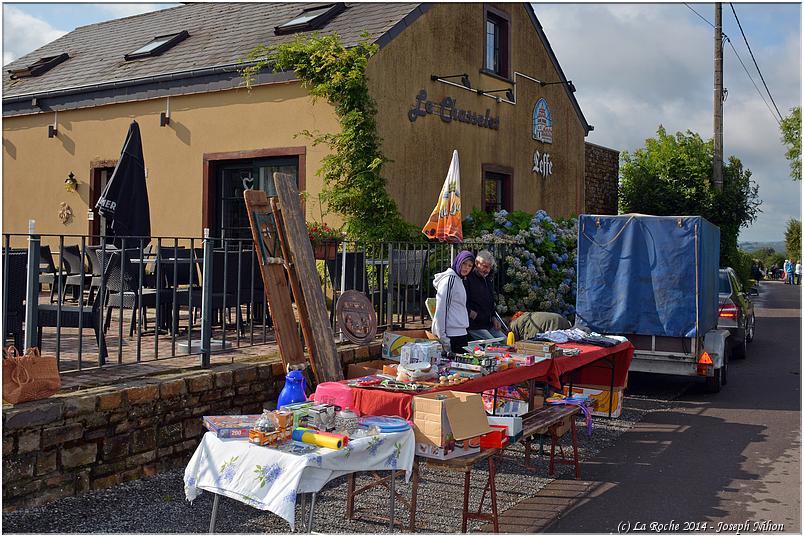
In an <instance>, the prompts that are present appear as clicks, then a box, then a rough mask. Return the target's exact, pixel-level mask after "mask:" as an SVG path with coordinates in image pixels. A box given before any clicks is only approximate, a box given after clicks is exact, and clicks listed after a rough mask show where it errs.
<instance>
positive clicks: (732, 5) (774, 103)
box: [729, 2, 783, 118]
mask: <svg viewBox="0 0 804 537" xmlns="http://www.w3.org/2000/svg"><path fill="white" fill-rule="evenodd" d="M729 6H731V12H732V13H734V19H735V20H736V21H737V26H738V27H739V28H740V33H741V34H743V40H744V41H745V46H746V47H748V53H749V54H751V59H752V60H754V67H756V68H757V73H759V78H760V79H762V84H763V85H764V86H765V91H767V92H768V97H770V100H771V102H772V103H773V107H774V108H775V109H776V113H777V114H779V118H783V116H782V113H781V112H779V107H778V106H776V101H774V100H773V95H771V92H770V90H769V89H768V85H767V84H766V83H765V77H764V76H762V71H760V70H759V65H757V60H756V58H754V53H753V52H752V51H751V45H749V44H748V38H747V37H745V32H743V25H742V24H740V19H738V18H737V11H735V10H734V4H732V3H731V2H729ZM741 62H742V60H741Z"/></svg>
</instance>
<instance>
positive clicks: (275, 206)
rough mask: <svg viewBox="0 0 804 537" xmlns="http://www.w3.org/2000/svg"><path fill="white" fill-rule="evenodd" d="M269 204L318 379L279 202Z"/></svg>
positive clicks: (305, 339)
mask: <svg viewBox="0 0 804 537" xmlns="http://www.w3.org/2000/svg"><path fill="white" fill-rule="evenodd" d="M270 202H271V210H272V211H273V214H274V221H275V222H276V231H277V233H276V234H277V236H278V237H279V246H280V248H281V252H282V258H283V259H284V261H285V269H286V270H287V273H288V279H289V280H290V290H291V291H293V300H294V301H295V302H296V310H297V311H298V312H299V324H300V325H301V329H302V335H303V336H304V342H305V343H306V344H307V352H308V353H309V359H308V361H309V363H310V367H311V368H312V370H313V375H314V376H315V378H318V374H317V373H316V368H315V361H314V360H313V355H314V352H313V349H315V339H313V332H312V330H311V329H310V323H309V321H308V319H309V316H308V315H307V307H306V306H305V302H304V295H303V294H302V290H301V284H300V283H299V275H298V274H296V268H295V266H294V265H293V262H292V261H290V257H291V256H290V249H289V247H288V245H287V242H286V241H285V231H284V227H283V226H282V210H281V209H280V208H279V200H278V199H277V198H276V197H271V198H270Z"/></svg>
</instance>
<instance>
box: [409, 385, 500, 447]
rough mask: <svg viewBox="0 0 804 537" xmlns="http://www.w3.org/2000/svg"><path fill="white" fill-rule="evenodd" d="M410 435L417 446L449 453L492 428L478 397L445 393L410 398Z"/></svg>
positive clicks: (480, 398)
mask: <svg viewBox="0 0 804 537" xmlns="http://www.w3.org/2000/svg"><path fill="white" fill-rule="evenodd" d="M413 431H414V433H415V435H416V441H417V442H421V443H431V444H433V445H435V446H438V447H443V448H447V449H449V448H450V447H451V446H453V445H454V444H455V443H456V442H457V441H461V440H470V439H472V438H474V437H479V436H481V435H484V434H486V433H488V432H490V431H491V428H490V427H489V422H488V420H487V419H486V411H485V410H484V409H483V398H482V397H481V396H480V394H476V393H464V392H455V391H451V390H445V391H442V392H435V393H426V394H423V395H417V396H415V397H414V398H413ZM469 443H470V444H471V443H472V442H471V441H470V442H469ZM478 445H479V444H478Z"/></svg>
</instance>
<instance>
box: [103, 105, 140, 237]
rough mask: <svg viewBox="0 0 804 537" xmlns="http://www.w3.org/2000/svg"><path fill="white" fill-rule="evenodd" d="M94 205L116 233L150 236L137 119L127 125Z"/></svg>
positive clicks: (119, 235) (118, 234)
mask: <svg viewBox="0 0 804 537" xmlns="http://www.w3.org/2000/svg"><path fill="white" fill-rule="evenodd" d="M95 208H96V209H97V211H98V214H100V215H101V216H103V217H105V218H106V219H107V221H108V222H110V223H111V225H109V226H108V227H109V230H110V231H111V233H112V234H113V235H114V236H115V237H123V236H126V237H129V236H134V237H150V236H151V212H150V208H149V206H148V188H147V187H146V185H145V161H144V160H143V158H142V140H141V139H140V126H139V125H138V124H137V122H136V121H132V122H131V126H129V128H128V134H127V135H126V141H125V143H124V144H123V151H122V152H121V153H120V160H119V161H118V162H117V166H115V168H114V172H113V173H112V177H111V178H110V179H109V182H108V183H107V184H106V188H104V189H103V193H102V194H101V196H100V199H98V203H97V204H96V205H95ZM149 240H150V239H148V240H146V241H145V242H146V243H147V242H149Z"/></svg>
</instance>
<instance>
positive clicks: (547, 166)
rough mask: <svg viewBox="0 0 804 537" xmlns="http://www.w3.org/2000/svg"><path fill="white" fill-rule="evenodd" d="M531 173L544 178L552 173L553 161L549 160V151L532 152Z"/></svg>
mask: <svg viewBox="0 0 804 537" xmlns="http://www.w3.org/2000/svg"><path fill="white" fill-rule="evenodd" d="M532 171H533V173H538V174H540V175H541V176H542V177H544V178H545V179H547V177H548V176H550V175H553V162H552V161H551V160H550V153H540V152H539V151H536V152H534V153H533V170H532Z"/></svg>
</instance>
